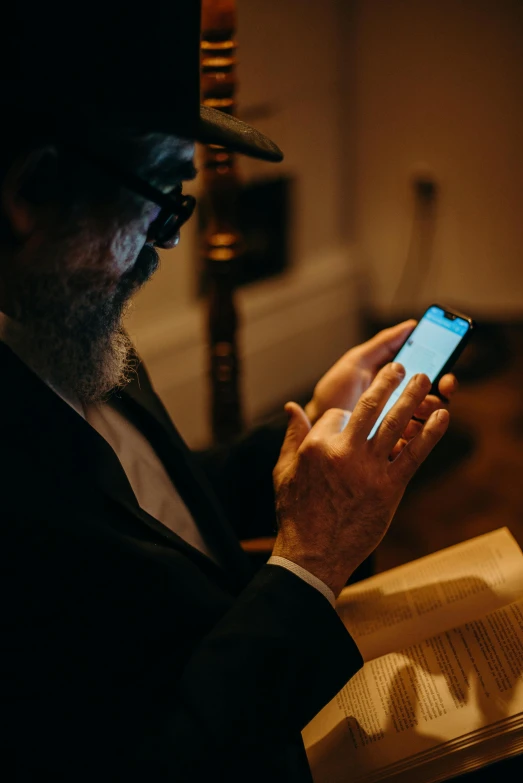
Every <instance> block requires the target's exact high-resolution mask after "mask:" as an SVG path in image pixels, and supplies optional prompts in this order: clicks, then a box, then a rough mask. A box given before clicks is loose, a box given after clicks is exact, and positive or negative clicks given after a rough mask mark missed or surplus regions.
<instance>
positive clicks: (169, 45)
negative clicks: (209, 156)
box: [0, 0, 283, 161]
mask: <svg viewBox="0 0 523 783" xmlns="http://www.w3.org/2000/svg"><path fill="white" fill-rule="evenodd" d="M10 5H11V7H10V8H9V9H6V10H5V12H3V13H2V17H3V19H2V28H3V30H2V40H1V42H0V71H1V76H0V79H1V87H0V90H1V95H0V101H1V103H2V106H3V112H2V113H3V114H4V121H9V116H10V114H11V116H12V113H13V112H14V113H17V112H18V113H20V114H23V115H24V116H26V117H28V120H27V121H28V122H31V119H30V118H31V117H36V116H38V117H39V118H47V119H48V120H49V121H52V123H53V124H55V125H56V124H59V123H60V122H61V121H62V119H63V122H64V124H66V125H67V127H68V128H71V118H73V117H74V118H76V121H77V122H80V123H86V124H92V125H96V124H100V125H105V126H110V127H120V126H121V127H127V128H133V129H137V130H140V131H144V132H153V131H159V132H163V133H166V134H173V135H176V136H180V137H182V138H186V139H190V140H194V141H200V142H203V143H206V144H218V145H221V146H224V147H227V148H228V149H231V150H235V151H237V152H242V153H244V154H246V155H250V156H252V157H256V158H261V159H264V160H270V161H280V160H281V159H282V158H283V155H282V153H281V150H280V149H279V148H278V147H277V146H276V144H274V142H272V141H271V140H270V139H269V138H267V137H266V136H264V135H263V134H262V133H260V132H259V131H257V130H256V129H255V128H252V127H251V126H250V125H247V124H246V123H244V122H242V121H241V120H238V119H237V118H235V117H232V116H230V115H227V114H225V113H223V112H221V111H218V110H216V109H212V108H210V107H207V106H201V105H200V13H201V9H200V0H165V1H163V0H161V1H159V0H148V2H142V3H140V1H139V0H137V2H130V0H127V2H126V3H122V2H111V0H107V2H106V3H105V4H102V3H100V2H99V1H98V0H94V2H92V3H85V2H74V0H72V1H71V2H68V3H64V2H59V3H56V2H52V0H51V1H50V2H44V1H43V0H38V2H37V1H36V0H26V2H22V1H21V0H18V2H16V0H15V2H13V3H11V4H10Z"/></svg>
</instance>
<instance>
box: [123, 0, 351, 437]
mask: <svg viewBox="0 0 523 783" xmlns="http://www.w3.org/2000/svg"><path fill="white" fill-rule="evenodd" d="M238 13H239V29H238V40H239V44H240V48H239V60H240V65H239V75H240V90H239V115H240V116H241V117H243V118H245V119H246V120H248V121H251V122H252V123H253V124H255V125H256V126H257V127H258V128H259V129H260V130H261V131H264V132H266V133H267V134H269V135H271V136H272V137H273V138H274V139H275V140H276V141H277V142H278V143H279V144H280V145H281V147H282V149H283V150H284V151H285V161H284V163H283V164H280V165H279V166H274V165H271V164H267V163H260V162H256V161H251V160H248V159H246V158H243V159H240V166H241V172H242V176H243V177H244V178H245V179H249V178H253V177H258V176H279V175H280V174H285V175H288V176H290V177H292V178H293V199H294V204H293V206H294V214H293V219H292V224H291V227H290V230H291V238H292V242H291V268H290V270H289V272H288V273H287V274H286V275H285V276H284V277H282V278H280V279H278V280H273V281H269V282H267V283H264V284H261V285H255V286H251V287H250V288H248V289H243V290H242V292H241V294H240V295H239V296H238V304H239V308H240V311H241V314H242V319H243V326H242V330H241V350H242V358H243V376H242V386H243V399H244V405H245V413H246V420H247V422H249V423H251V422H253V421H255V420H256V419H257V418H259V417H260V415H262V414H263V413H264V412H266V411H269V410H273V409H274V408H275V407H277V406H280V405H283V404H284V403H285V402H286V400H288V399H289V398H292V397H295V396H296V395H298V394H300V393H303V391H305V390H306V389H309V388H311V387H312V386H313V384H314V383H315V381H316V380H317V379H318V378H319V377H320V375H321V374H322V372H323V371H324V370H325V369H326V368H327V367H328V366H329V365H330V364H331V363H332V362H333V361H334V360H335V359H336V358H338V356H339V355H340V354H341V353H342V352H343V351H345V350H346V349H347V348H348V347H349V346H350V345H351V344H353V343H354V342H355V341H357V337H358V335H357V319H356V303H355V286H354V280H353V265H352V263H351V261H350V257H351V254H350V250H349V247H348V246H347V242H346V239H347V238H346V231H345V223H346V216H345V214H344V212H343V210H342V205H343V203H344V195H343V193H344V188H345V182H344V178H343V176H342V172H341V169H340V159H341V156H342V146H343V139H342V135H341V127H340V122H339V112H340V106H342V101H341V99H340V84H341V82H340V73H341V70H342V68H341V61H342V51H341V48H340V45H339V44H340V43H341V40H340V37H339V30H338V23H339V15H338V3H337V0H322V2H321V3H319V2H316V0H315V1H314V2H304V0H280V1H279V2H267V1H266V0H239V2H238ZM198 188H199V182H198V181H196V182H195V183H194V185H193V186H191V189H192V190H193V192H195V193H196V194H197V193H198ZM195 228H196V225H195V221H192V222H190V223H189V224H188V225H187V226H185V227H184V229H183V230H182V242H181V243H180V246H179V247H178V248H177V249H176V250H174V251H171V252H168V253H164V254H163V256H162V267H161V269H160V271H159V272H158V273H157V275H156V277H155V278H154V279H153V280H152V281H151V282H150V283H149V285H148V286H147V287H146V288H145V289H144V291H143V292H142V293H141V294H140V295H139V297H138V298H137V301H136V304H135V307H134V312H133V313H132V314H131V317H130V319H129V328H130V332H131V334H132V336H133V337H134V339H135V341H136V343H137V345H138V348H139V350H140V352H141V353H142V355H143V356H144V357H145V359H146V361H147V364H148V367H149V369H150V371H151V374H152V377H153V381H154V383H155V385H156V387H157V389H158V391H159V392H160V394H161V396H162V398H163V400H164V401H165V403H166V404H167V407H168V408H169V411H170V413H171V414H172V416H173V418H174V419H175V421H176V422H177V423H178V424H179V426H180V429H181V431H182V434H183V435H184V436H185V437H186V438H187V440H188V441H189V443H190V444H192V445H200V444H203V443H205V442H207V441H208V440H209V428H208V415H207V410H208V383H207V377H206V372H207V366H206V362H207V353H206V347H205V332H204V326H203V310H202V308H201V306H200V305H199V304H198V303H197V302H196V301H195V299H194V274H195V273H194V269H195V266H196V260H197V252H198V251H197V246H196V237H195Z"/></svg>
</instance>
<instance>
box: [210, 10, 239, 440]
mask: <svg viewBox="0 0 523 783" xmlns="http://www.w3.org/2000/svg"><path fill="white" fill-rule="evenodd" d="M235 28H236V7H235V0H203V2H202V41H201V52H202V61H201V65H202V79H201V85H202V102H203V103H205V104H206V105H207V106H212V107H213V108H216V109H220V110H221V111H224V112H226V113H227V114H233V112H234V108H235V103H234V96H235V90H236V41H235V39H234V35H235ZM202 168H203V177H204V185H205V191H204V199H205V205H206V210H205V213H206V229H205V235H204V240H203V251H202V252H203V263H204V265H205V268H206V269H207V271H208V278H209V294H208V324H207V326H208V340H209V354H210V362H209V374H210V382H211V383H210V385H211V426H212V433H213V438H214V440H215V442H217V443H224V442H227V441H229V440H231V439H232V438H234V437H235V436H236V435H238V434H239V433H240V432H241V430H242V428H243V422H242V411H241V402H240V380H239V379H240V367H239V360H238V346H237V339H236V334H237V328H238V315H237V311H236V305H235V301H234V288H235V285H234V280H235V274H234V273H235V267H236V263H237V260H238V258H239V256H240V254H241V252H242V237H241V234H240V231H239V229H238V218H237V198H238V176H237V171H236V166H235V158H234V155H233V153H231V152H228V151H227V150H225V149H223V147H218V146H214V145H212V146H206V147H205V148H204V150H203V167H202Z"/></svg>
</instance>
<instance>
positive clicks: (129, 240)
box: [109, 226, 145, 277]
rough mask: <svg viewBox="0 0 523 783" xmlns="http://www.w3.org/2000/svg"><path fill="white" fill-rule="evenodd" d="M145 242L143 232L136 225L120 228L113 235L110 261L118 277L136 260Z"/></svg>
mask: <svg viewBox="0 0 523 783" xmlns="http://www.w3.org/2000/svg"><path fill="white" fill-rule="evenodd" d="M144 243H145V236H144V234H143V232H141V231H137V230H136V228H135V227H134V226H132V227H129V229H127V230H126V229H120V230H119V231H118V232H117V234H116V235H115V236H114V237H113V240H112V242H111V245H110V249H109V255H110V257H111V258H110V263H111V266H112V268H113V270H114V271H115V272H116V274H117V275H118V277H120V276H121V275H123V274H124V273H125V272H127V271H128V270H129V269H130V268H131V267H132V266H133V265H134V263H135V262H136V259H137V258H138V255H139V253H140V251H141V250H142V248H143V246H144Z"/></svg>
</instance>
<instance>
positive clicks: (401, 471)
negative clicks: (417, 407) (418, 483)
mask: <svg viewBox="0 0 523 783" xmlns="http://www.w3.org/2000/svg"><path fill="white" fill-rule="evenodd" d="M449 419H450V417H449V412H448V411H446V410H439V411H436V413H433V414H432V416H431V417H430V419H429V420H428V421H427V422H426V424H425V425H424V427H423V429H422V430H421V432H420V433H419V435H417V436H416V437H415V438H413V439H412V440H411V441H409V443H408V444H407V445H406V446H405V448H404V449H402V450H401V453H400V454H399V456H398V457H397V458H396V459H395V460H394V462H393V463H392V465H391V467H390V470H391V474H392V476H393V477H394V478H396V479H397V480H398V481H399V482H401V483H404V484H406V483H407V482H408V481H410V479H411V478H412V476H413V475H414V473H415V472H416V470H417V469H418V468H419V466H420V465H421V463H422V462H423V461H424V460H425V459H426V458H427V457H428V455H429V454H430V452H431V451H432V449H433V448H434V446H435V445H436V443H437V442H438V441H439V440H440V438H441V437H442V436H443V435H444V434H445V432H446V430H447V427H448V425H449Z"/></svg>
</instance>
